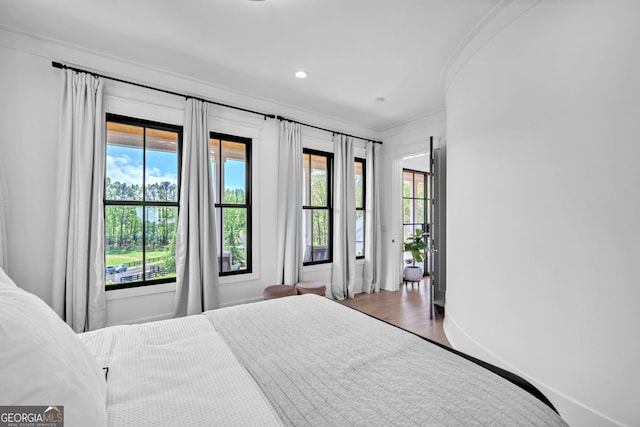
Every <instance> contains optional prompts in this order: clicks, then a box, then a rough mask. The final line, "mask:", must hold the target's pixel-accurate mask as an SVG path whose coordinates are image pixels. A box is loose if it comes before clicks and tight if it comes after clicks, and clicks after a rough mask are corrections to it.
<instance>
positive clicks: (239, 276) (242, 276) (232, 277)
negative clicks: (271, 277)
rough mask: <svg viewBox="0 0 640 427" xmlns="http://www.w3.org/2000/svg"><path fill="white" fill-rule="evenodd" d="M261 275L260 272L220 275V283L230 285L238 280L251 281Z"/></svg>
mask: <svg viewBox="0 0 640 427" xmlns="http://www.w3.org/2000/svg"><path fill="white" fill-rule="evenodd" d="M259 278H260V275H259V274H258V273H246V274H232V275H229V276H220V277H219V278H218V283H220V284H221V285H229V284H232V283H238V282H249V281H251V280H258V279H259Z"/></svg>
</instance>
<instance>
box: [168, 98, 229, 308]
mask: <svg viewBox="0 0 640 427" xmlns="http://www.w3.org/2000/svg"><path fill="white" fill-rule="evenodd" d="M208 116H209V104H208V103H206V102H202V101H199V100H195V99H188V100H187V101H186V106H185V119H184V141H183V147H182V173H181V179H180V204H179V209H180V212H179V213H178V231H177V233H178V234H177V236H176V295H175V301H174V314H175V316H176V317H180V316H185V315H189V314H198V313H202V312H203V311H206V310H211V309H214V308H217V307H218V305H219V296H218V293H219V289H218V288H219V286H218V248H217V236H216V220H215V209H214V198H213V194H214V193H213V179H212V177H211V161H210V158H209V129H208Z"/></svg>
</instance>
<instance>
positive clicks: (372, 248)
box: [362, 142, 382, 294]
mask: <svg viewBox="0 0 640 427" xmlns="http://www.w3.org/2000/svg"><path fill="white" fill-rule="evenodd" d="M379 158H380V144H375V143H373V142H367V157H366V160H367V176H366V183H367V192H366V193H367V194H366V201H365V205H366V214H365V215H366V216H365V218H366V220H365V224H366V228H365V242H366V247H365V251H364V283H363V284H362V291H363V292H366V293H368V294H370V293H372V292H378V291H379V290H380V278H381V277H382V270H381V269H382V246H381V243H382V228H381V225H380V224H381V222H380V174H381V172H382V171H381V170H380V165H379V164H378V162H379V161H380V160H379Z"/></svg>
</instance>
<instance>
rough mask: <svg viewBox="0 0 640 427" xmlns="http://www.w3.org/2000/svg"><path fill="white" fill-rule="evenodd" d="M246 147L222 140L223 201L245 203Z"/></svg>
mask: <svg viewBox="0 0 640 427" xmlns="http://www.w3.org/2000/svg"><path fill="white" fill-rule="evenodd" d="M246 149H247V146H246V145H245V144H242V143H239V142H230V141H222V162H223V166H222V171H223V174H224V178H223V182H224V195H223V196H224V197H223V199H224V202H223V203H233V204H244V203H245V190H246V188H247V187H246V164H247V163H246Z"/></svg>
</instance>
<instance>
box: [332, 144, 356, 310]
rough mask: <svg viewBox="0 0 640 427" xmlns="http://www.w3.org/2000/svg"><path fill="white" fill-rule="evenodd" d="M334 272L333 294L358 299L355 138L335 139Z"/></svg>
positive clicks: (342, 297)
mask: <svg viewBox="0 0 640 427" xmlns="http://www.w3.org/2000/svg"><path fill="white" fill-rule="evenodd" d="M333 142H334V145H335V152H334V166H335V169H334V201H333V203H334V204H333V269H332V274H331V292H332V295H333V297H334V298H336V299H339V300H343V299H345V298H354V296H355V275H356V230H355V226H356V206H355V197H356V196H355V177H354V164H353V163H354V161H355V158H354V155H353V138H351V137H348V136H345V135H335V136H334V138H333Z"/></svg>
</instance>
